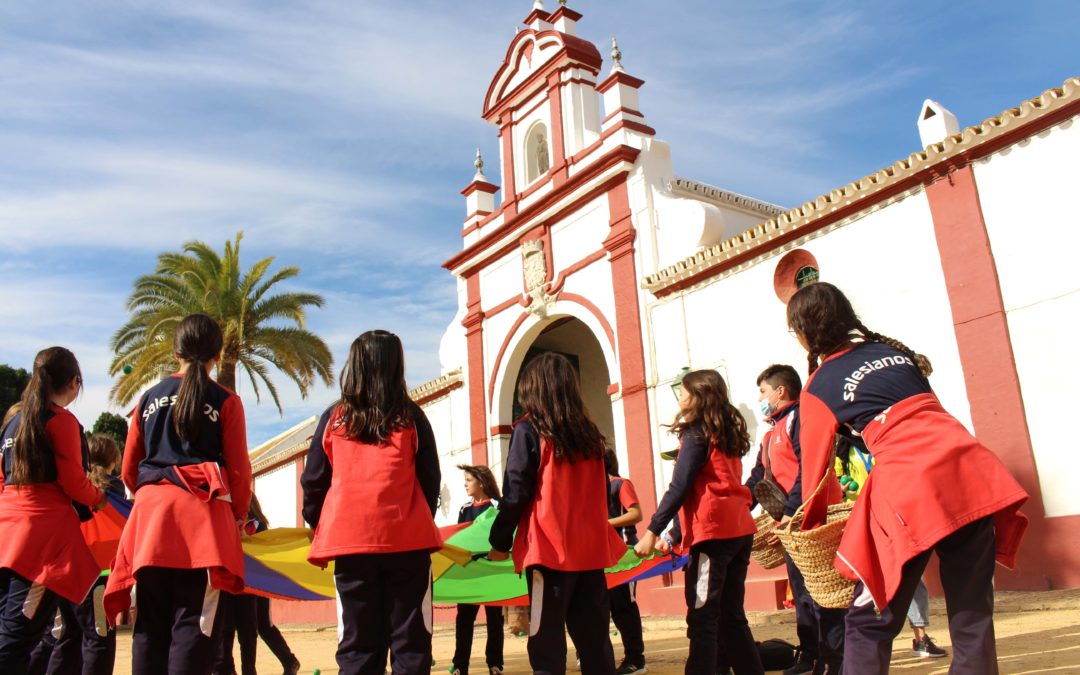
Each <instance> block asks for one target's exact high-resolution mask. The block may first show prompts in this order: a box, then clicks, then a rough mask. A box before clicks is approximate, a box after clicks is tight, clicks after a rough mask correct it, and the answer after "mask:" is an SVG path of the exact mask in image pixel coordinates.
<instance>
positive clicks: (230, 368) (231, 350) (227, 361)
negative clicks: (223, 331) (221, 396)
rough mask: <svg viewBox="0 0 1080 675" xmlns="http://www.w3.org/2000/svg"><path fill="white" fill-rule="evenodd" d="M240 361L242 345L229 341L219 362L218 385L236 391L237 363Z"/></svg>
mask: <svg viewBox="0 0 1080 675" xmlns="http://www.w3.org/2000/svg"><path fill="white" fill-rule="evenodd" d="M239 360H240V345H239V344H233V341H232V340H227V341H226V343H225V347H224V348H223V349H222V350H221V360H220V361H218V367H217V381H218V384H220V385H221V386H223V387H225V388H226V389H229V390H231V391H236V363H237V362H238V361H239Z"/></svg>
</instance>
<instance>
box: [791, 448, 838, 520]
mask: <svg viewBox="0 0 1080 675" xmlns="http://www.w3.org/2000/svg"><path fill="white" fill-rule="evenodd" d="M842 438H843V437H842V436H840V435H839V434H837V435H836V436H835V437H834V438H833V444H832V452H830V453H829V462H828V464H826V469H825V475H824V476H822V477H821V482H819V483H818V484H817V487H816V488H814V491H813V492H812V493H810V497H809V498H804V499H803V503H802V504H799V508H797V509H796V510H795V514H794V515H793V516H791V519H790V520H788V522H787V525H785V526H784V529H783V531H784V532H791V529H792V527H794V526H795V525H799V526H802V521H803V515H804V514H803V511H804V509H805V508H806V503H807V502H808V501H810V500H811V499H813V498H814V497H816V496H818V495H819V494H820V493H821V492H822V491H824V490H827V489H828V486H829V480H830V479H831V480H834V481H835V480H836V470H835V469H834V468H833V467H834V465H835V464H836V462H835V460H836V452H837V449H838V448H839V447H840V441H841V440H842ZM801 470H802V469H801V468H800V471H801Z"/></svg>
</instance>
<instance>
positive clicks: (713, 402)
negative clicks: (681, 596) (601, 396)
mask: <svg viewBox="0 0 1080 675" xmlns="http://www.w3.org/2000/svg"><path fill="white" fill-rule="evenodd" d="M671 431H672V433H674V434H675V435H676V436H678V438H679V454H678V457H677V458H676V460H675V471H674V473H673V474H672V477H671V485H670V486H668V489H667V492H666V493H665V494H664V497H663V499H661V500H660V505H659V506H658V507H657V508H656V513H655V514H654V515H653V517H652V520H651V521H649V527H648V530H646V532H645V534H644V536H642V538H641V541H639V542H638V544H637V546H635V547H634V550H635V551H636V552H637V554H638V555H639V556H642V557H644V556H647V555H650V554H652V552H653V550H654V549H655V547H656V544H657V541H658V540H659V538H660V535H661V533H663V531H664V528H666V527H667V525H668V523H669V522H671V520H672V518H674V517H675V515H676V513H678V515H679V523H680V525H681V526H682V543H683V546H684V547H686V548H688V549H689V550H690V561H689V563H688V564H687V566H686V582H685V588H686V632H687V635H688V636H689V638H690V653H689V655H688V657H687V659H686V672H687V673H688V674H689V673H693V674H696V675H712V674H713V673H715V672H717V670H716V662H717V649H718V645H720V644H722V645H723V646H724V652H725V656H726V657H727V659H728V662H729V664H730V665H731V668H732V670H733V671H734V672H735V675H748V674H753V675H758V674H760V673H763V672H764V670H763V669H762V667H761V658H760V656H759V655H758V650H757V646H756V645H755V644H754V636H753V634H752V633H751V632H750V625H749V623H748V622H747V620H746V613H745V611H744V610H743V599H744V595H745V583H746V570H747V567H749V565H750V545H751V544H752V543H753V540H754V532H755V531H756V529H757V528H756V527H755V526H754V519H753V518H751V517H750V503H751V497H750V490H749V489H747V488H746V486H744V485H743V484H742V458H743V456H744V455H745V454H746V453H747V452H749V451H750V434H749V432H747V430H746V421H745V420H744V419H743V417H742V415H741V414H739V411H738V410H737V409H736V408H735V406H734V405H732V404H731V401H730V400H729V398H728V389H727V385H726V384H725V383H724V378H722V377H720V374H719V373H717V372H716V371H715V370H695V371H692V372H689V373H687V374H686V376H685V377H683V380H682V392H681V394H680V398H679V412H678V414H677V415H676V417H675V422H674V423H673V424H672V425H671Z"/></svg>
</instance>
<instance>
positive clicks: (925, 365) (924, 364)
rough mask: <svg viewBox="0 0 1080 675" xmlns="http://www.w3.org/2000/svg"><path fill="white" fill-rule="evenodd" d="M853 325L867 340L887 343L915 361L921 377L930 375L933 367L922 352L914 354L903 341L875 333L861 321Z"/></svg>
mask: <svg viewBox="0 0 1080 675" xmlns="http://www.w3.org/2000/svg"><path fill="white" fill-rule="evenodd" d="M855 327H856V328H857V329H858V330H859V332H860V333H862V335H863V337H864V338H865V339H866V340H867V341H868V342H880V343H881V344H884V345H889V346H890V347H892V348H893V349H895V350H896V351H898V352H901V353H903V354H904V355H906V356H907V357H908V358H910V359H911V360H912V361H914V362H915V365H916V366H917V367H918V368H919V372H920V373H922V376H923V377H930V374H931V373H933V372H934V367H933V365H931V363H930V359H929V358H927V357H926V356H924V355H922V354H916V353H915V350H914V349H912V348H911V347H908V346H907V345H906V344H904V343H903V342H900V341H899V340H897V339H895V338H891V337H887V336H885V335H882V334H881V333H875V332H874V331H872V330H870V329H869V328H867V327H866V326H864V325H863V324H862V322H861V321H860V322H859V323H858V324H856V326H855Z"/></svg>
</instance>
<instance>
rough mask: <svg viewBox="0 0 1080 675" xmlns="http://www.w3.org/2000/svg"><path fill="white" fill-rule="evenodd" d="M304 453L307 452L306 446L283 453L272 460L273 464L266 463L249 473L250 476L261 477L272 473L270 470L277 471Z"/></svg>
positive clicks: (253, 477)
mask: <svg viewBox="0 0 1080 675" xmlns="http://www.w3.org/2000/svg"><path fill="white" fill-rule="evenodd" d="M306 454H307V449H306V448H301V449H299V450H295V451H292V452H289V453H288V454H285V455H283V456H281V457H279V458H278V459H277V460H276V461H274V463H273V464H267V465H266V466H264V467H263V468H261V469H259V470H258V471H255V472H253V473H252V474H251V477H252V479H255V478H261V477H262V476H265V475H266V474H268V473H272V472H274V471H277V470H278V469H280V468H282V467H284V466H288V465H289V464H292V463H293V462H295V461H296V458H297V457H303V456H305V455H306Z"/></svg>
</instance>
